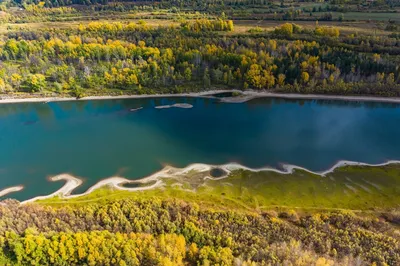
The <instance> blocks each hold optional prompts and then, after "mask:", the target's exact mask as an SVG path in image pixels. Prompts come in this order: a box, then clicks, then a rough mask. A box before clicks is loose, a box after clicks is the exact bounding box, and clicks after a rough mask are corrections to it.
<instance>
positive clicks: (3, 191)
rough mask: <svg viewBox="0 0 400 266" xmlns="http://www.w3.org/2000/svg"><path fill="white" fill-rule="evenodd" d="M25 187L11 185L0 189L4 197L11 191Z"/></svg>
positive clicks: (0, 195)
mask: <svg viewBox="0 0 400 266" xmlns="http://www.w3.org/2000/svg"><path fill="white" fill-rule="evenodd" d="M23 189H24V187H23V186H15V187H9V188H6V189H3V190H0V197H3V196H5V195H7V194H9V193H12V192H17V191H21V190H23Z"/></svg>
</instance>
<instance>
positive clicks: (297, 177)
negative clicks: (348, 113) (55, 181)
mask: <svg viewBox="0 0 400 266" xmlns="http://www.w3.org/2000/svg"><path fill="white" fill-rule="evenodd" d="M207 175H209V172H189V173H188V174H186V175H184V176H177V177H176V178H169V179H163V180H164V182H165V184H166V186H165V187H164V188H157V189H153V190H147V191H140V192H128V191H114V192H112V193H111V192H110V191H109V189H99V190H96V191H94V192H93V193H91V194H89V195H87V196H83V197H79V198H73V199H69V200H62V199H59V198H52V199H47V200H43V201H40V202H41V203H43V204H50V205H57V204H59V203H63V204H78V205H79V204H86V203H88V202H102V201H108V200H111V199H118V198H130V197H133V198H135V197H140V198H148V197H152V196H157V197H164V198H177V199H182V200H186V201H193V202H197V203H199V204H201V205H205V206H211V207H213V208H219V209H221V208H222V209H224V208H226V209H229V208H232V207H233V208H236V209H242V210H248V211H262V210H267V209H273V208H277V209H282V208H283V209H284V208H294V209H303V210H323V209H328V210H335V209H351V210H382V209H390V208H398V207H399V206H400V165H388V166H383V167H359V166H357V167H356V166H348V167H343V168H338V169H336V170H335V171H334V172H333V173H330V174H328V175H327V176H319V175H314V174H311V173H308V172H305V171H302V170H296V171H295V172H294V173H293V174H280V173H276V172H271V171H263V172H250V171H245V170H239V171H235V172H233V174H231V175H230V176H229V177H228V178H224V179H221V180H204V177H205V176H207Z"/></svg>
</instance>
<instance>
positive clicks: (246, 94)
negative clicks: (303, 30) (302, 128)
mask: <svg viewBox="0 0 400 266" xmlns="http://www.w3.org/2000/svg"><path fill="white" fill-rule="evenodd" d="M227 92H236V93H240V94H241V95H239V96H235V97H223V98H218V99H220V100H221V101H222V102H226V103H243V102H247V101H250V100H252V99H257V98H283V99H300V100H337V101H361V102H387V103H400V97H380V96H354V95H352V96H346V95H328V94H299V93H274V92H265V91H264V92H263V91H261V92H259V91H252V90H249V91H240V90H208V91H203V92H191V93H178V94H170V93H168V94H142V95H118V96H109V95H104V96H87V97H83V98H74V97H35V95H29V97H25V98H24V97H22V98H19V97H12V96H4V95H3V96H1V95H0V104H7V103H28V102H32V103H33V102H43V103H47V102H60V101H89V100H112V99H141V98H161V97H206V98H217V97H215V96H214V94H219V93H227ZM27 96H28V95H27Z"/></svg>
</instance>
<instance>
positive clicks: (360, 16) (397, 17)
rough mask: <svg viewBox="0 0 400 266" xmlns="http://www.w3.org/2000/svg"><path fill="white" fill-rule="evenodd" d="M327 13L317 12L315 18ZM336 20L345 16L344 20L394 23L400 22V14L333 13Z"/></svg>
mask: <svg viewBox="0 0 400 266" xmlns="http://www.w3.org/2000/svg"><path fill="white" fill-rule="evenodd" d="M325 13H326V12H315V13H313V15H314V16H321V15H323V14H325ZM331 13H332V15H333V18H334V19H337V18H338V17H339V16H340V15H341V14H343V15H344V20H379V21H388V20H389V19H391V20H394V21H400V13H369V12H347V13H342V12H331Z"/></svg>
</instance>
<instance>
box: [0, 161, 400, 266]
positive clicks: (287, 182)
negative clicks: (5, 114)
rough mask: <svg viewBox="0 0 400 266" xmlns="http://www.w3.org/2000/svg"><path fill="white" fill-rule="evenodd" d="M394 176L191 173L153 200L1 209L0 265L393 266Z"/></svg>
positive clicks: (106, 193) (380, 170) (114, 196)
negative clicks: (370, 265) (216, 176)
mask: <svg viewBox="0 0 400 266" xmlns="http://www.w3.org/2000/svg"><path fill="white" fill-rule="evenodd" d="M399 172H400V166H399V165H389V166H385V167H376V168H373V167H344V168H340V169H337V170H336V171H335V172H334V173H332V174H329V175H328V176H325V177H321V176H316V175H313V174H309V173H307V172H304V171H296V172H295V173H294V174H292V175H281V174H276V173H273V172H259V173H252V172H248V171H236V172H234V173H233V174H232V175H231V176H229V177H228V178H225V179H221V180H218V181H210V180H204V176H206V175H207V174H209V172H208V171H204V172H196V171H191V172H189V173H188V174H185V175H177V176H176V177H174V178H166V179H163V181H164V182H165V186H164V187H163V188H159V189H154V190H145V191H140V192H127V191H113V192H110V190H109V189H99V190H96V191H94V192H93V193H91V194H89V195H87V196H83V197H79V198H74V199H69V200H62V199H58V198H52V199H48V200H44V201H41V202H39V203H34V204H26V205H18V204H17V203H16V202H15V201H12V200H6V201H3V204H2V205H0V246H1V248H2V250H3V253H2V254H1V255H0V262H2V263H3V264H7V263H10V264H15V263H20V264H33V265H46V264H51V263H56V264H59V265H64V264H65V265H82V264H88V265H96V264H103V265H115V264H119V265H126V264H127V265H137V264H141V265H156V264H157V265H183V264H189V265H196V264H200V265H215V264H219V265H232V264H234V263H235V265H249V264H250V263H252V262H253V263H257V264H261V265H262V264H268V263H273V264H284V263H292V264H293V265H311V264H314V263H315V264H316V265H333V264H338V265H355V264H356V263H361V264H362V265H364V264H368V263H372V262H375V263H377V264H378V265H385V264H384V263H386V264H387V265H398V264H399V263H400V257H399V254H400V244H399V241H400V234H399V230H398V225H399V223H400V220H399V219H400V215H399V211H398V208H399V202H400V192H399V191H400V179H399V177H400V175H399ZM272 204H274V205H276V206H272ZM336 205H340V206H341V207H342V208H343V209H341V210H339V209H336V210H335V209H333V208H334V206H336ZM296 207H299V208H296ZM348 208H353V209H355V210H345V209H348ZM396 209H397V211H396ZM361 210H364V211H362V212H361Z"/></svg>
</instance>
